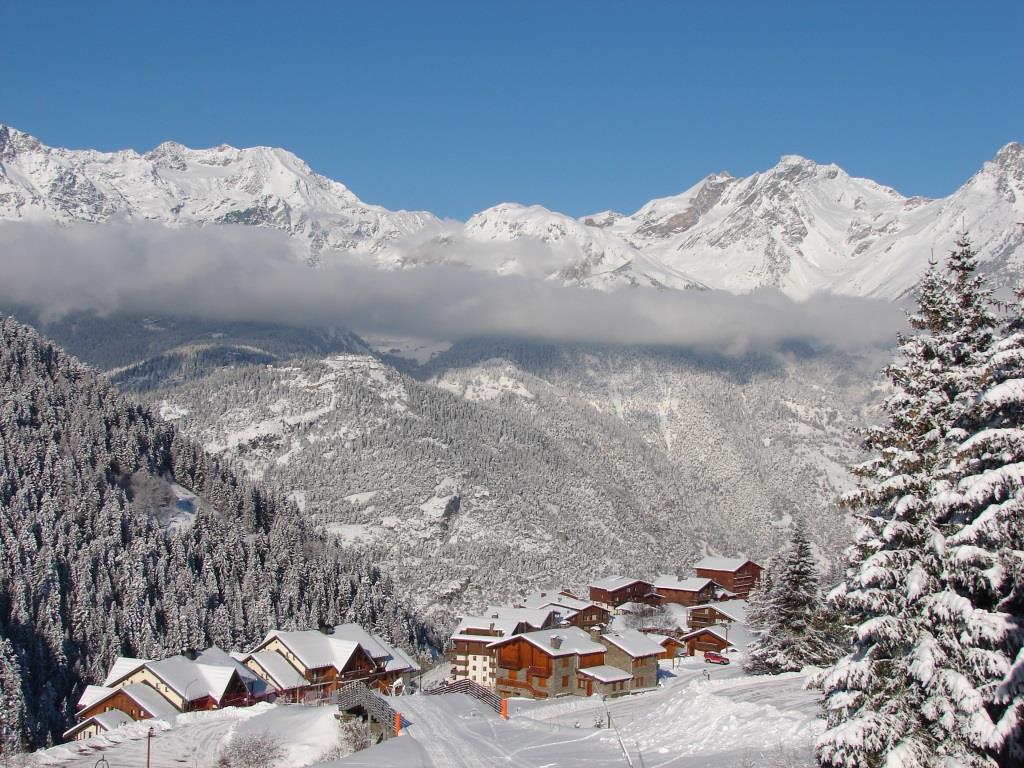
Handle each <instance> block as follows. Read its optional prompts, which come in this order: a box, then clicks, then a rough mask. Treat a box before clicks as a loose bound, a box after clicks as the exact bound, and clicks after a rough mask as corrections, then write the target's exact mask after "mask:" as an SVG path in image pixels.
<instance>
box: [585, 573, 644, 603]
mask: <svg viewBox="0 0 1024 768" xmlns="http://www.w3.org/2000/svg"><path fill="white" fill-rule="evenodd" d="M589 589H590V602H592V603H597V604H598V605H601V606H604V607H605V608H609V609H611V608H616V607H618V606H620V605H622V604H623V603H647V604H651V603H652V602H656V601H657V599H658V597H657V595H656V594H655V593H654V592H653V590H652V585H651V583H650V582H649V581H644V580H643V579H633V578H630V577H628V576H609V577H607V578H604V579H599V580H597V581H595V582H594V583H593V584H590V585H589Z"/></svg>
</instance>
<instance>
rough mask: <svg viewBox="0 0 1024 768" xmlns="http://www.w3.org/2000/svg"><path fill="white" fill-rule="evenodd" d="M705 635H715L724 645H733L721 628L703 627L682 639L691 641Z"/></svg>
mask: <svg viewBox="0 0 1024 768" xmlns="http://www.w3.org/2000/svg"><path fill="white" fill-rule="evenodd" d="M703 634H709V635H714V636H715V637H717V638H718V639H719V640H721V641H722V642H723V643H727V644H728V645H732V643H731V642H729V639H728V638H727V637H726V636H725V630H724V629H722V628H721V627H719V626H712V627H701V628H700V629H695V630H693V632H687V633H686V634H685V635H683V637H682V639H683V640H689V639H690V638H691V637H697V635H703Z"/></svg>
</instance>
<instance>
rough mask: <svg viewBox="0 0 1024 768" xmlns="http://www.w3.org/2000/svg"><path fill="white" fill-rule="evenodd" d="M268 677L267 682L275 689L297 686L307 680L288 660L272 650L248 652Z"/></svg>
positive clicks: (304, 683)
mask: <svg viewBox="0 0 1024 768" xmlns="http://www.w3.org/2000/svg"><path fill="white" fill-rule="evenodd" d="M249 655H250V657H252V658H253V659H254V660H255V661H256V663H257V664H258V665H259V666H260V669H262V670H263V671H264V673H265V674H266V675H267V677H268V678H269V679H268V680H267V682H268V683H269V684H270V685H271V686H272V687H274V688H275V689H277V690H279V691H280V690H284V689H286V688H299V687H300V686H303V685H306V684H307V681H306V678H304V677H303V676H302V675H300V674H299V671H298V670H297V669H295V667H293V666H292V665H291V664H290V663H288V660H287V659H286V658H285V657H284V656H282V655H281V654H279V653H275V652H274V651H260V652H259V653H252V654H249Z"/></svg>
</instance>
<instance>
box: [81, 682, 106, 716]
mask: <svg viewBox="0 0 1024 768" xmlns="http://www.w3.org/2000/svg"><path fill="white" fill-rule="evenodd" d="M113 690H114V689H113V688H108V687H107V686H105V685H87V686H85V690H84V691H82V695H81V696H79V697H78V704H77V707H76V709H77V711H79V712H80V711H82V710H83V709H85V708H86V707H89V706H92V705H93V704H95V703H96V702H97V701H100V700H101V699H103V698H104V697H105V696H106V695H107V694H108V693H110V692H111V691H113Z"/></svg>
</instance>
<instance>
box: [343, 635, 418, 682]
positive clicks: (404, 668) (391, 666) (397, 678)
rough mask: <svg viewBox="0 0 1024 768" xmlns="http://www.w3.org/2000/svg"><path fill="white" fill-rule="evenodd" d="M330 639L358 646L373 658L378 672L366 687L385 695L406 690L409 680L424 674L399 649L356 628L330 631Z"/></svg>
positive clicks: (413, 661)
mask: <svg viewBox="0 0 1024 768" xmlns="http://www.w3.org/2000/svg"><path fill="white" fill-rule="evenodd" d="M331 634H332V636H333V637H335V638H337V639H340V640H351V641H353V642H356V643H359V645H360V646H362V647H363V648H364V649H365V650H366V651H367V652H368V653H369V654H370V656H371V657H372V658H373V660H374V662H375V663H376V665H377V669H376V670H374V672H373V673H372V674H371V675H370V679H369V681H368V682H369V684H370V685H372V686H373V687H375V688H377V689H378V690H380V691H382V692H384V693H394V692H396V691H397V690H399V689H404V688H406V687H407V686H408V685H409V683H410V682H411V680H412V678H414V677H418V676H419V675H421V674H422V673H423V670H422V669H421V668H420V665H419V664H418V663H417V662H416V661H415V660H414V659H413V658H412V657H411V656H409V655H408V654H407V653H406V652H405V651H403V650H402V649H401V648H398V647H396V646H393V645H391V644H390V643H388V642H387V641H385V640H384V639H383V638H382V637H380V635H375V634H373V633H372V632H367V631H366V630H365V629H363V628H362V627H361V626H359V625H358V624H339V625H337V626H336V627H334V629H333V630H332V631H331Z"/></svg>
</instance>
